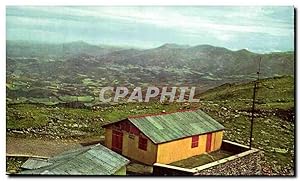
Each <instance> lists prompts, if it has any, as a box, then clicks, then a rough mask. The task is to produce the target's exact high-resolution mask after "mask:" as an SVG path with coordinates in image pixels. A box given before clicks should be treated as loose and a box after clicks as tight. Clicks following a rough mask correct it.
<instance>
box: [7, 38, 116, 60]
mask: <svg viewBox="0 0 300 181" xmlns="http://www.w3.org/2000/svg"><path fill="white" fill-rule="evenodd" d="M121 49H122V48H120V47H113V46H106V45H91V44H88V43H86V42H83V41H76V42H70V43H62V44H50V43H41V42H28V41H10V40H8V41H6V52H7V55H8V56H11V57H53V58H61V57H72V56H75V55H79V54H83V53H84V54H88V55H91V56H101V55H104V54H107V53H110V52H113V51H117V50H121Z"/></svg>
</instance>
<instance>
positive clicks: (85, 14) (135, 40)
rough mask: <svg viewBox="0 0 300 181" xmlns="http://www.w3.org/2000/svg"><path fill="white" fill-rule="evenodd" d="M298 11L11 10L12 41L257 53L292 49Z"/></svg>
mask: <svg viewBox="0 0 300 181" xmlns="http://www.w3.org/2000/svg"><path fill="white" fill-rule="evenodd" d="M293 16H294V14H293V7H259V6H257V7H209V6H206V7H205V6H202V7H187V6H185V7H184V6H182V7H180V6H177V7H176V6H173V7H151V6H150V7H88V6H86V7H79V6H73V7H54V6H53V7H45V6H40V7H30V6H18V7H15V6H8V7H7V9H6V29H7V40H34V41H44V42H51V43H61V42H70V41H79V40H82V41H86V42H89V43H93V44H112V45H128V46H134V47H141V48H152V47H157V46H160V45H162V44H164V43H177V44H188V45H198V44H210V45H214V46H222V47H226V48H229V49H234V50H236V49H244V48H245V49H249V50H251V51H254V52H268V51H287V50H293V49H294V47H293V42H294V17H293Z"/></svg>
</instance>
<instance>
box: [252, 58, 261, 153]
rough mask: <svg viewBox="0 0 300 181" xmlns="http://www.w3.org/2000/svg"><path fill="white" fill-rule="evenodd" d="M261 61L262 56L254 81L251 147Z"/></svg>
mask: <svg viewBox="0 0 300 181" xmlns="http://www.w3.org/2000/svg"><path fill="white" fill-rule="evenodd" d="M260 63H261V57H259V64H258V71H257V80H256V81H254V88H253V99H252V115H251V126H250V146H249V147H250V149H251V148H252V139H253V138H252V137H253V122H254V112H255V98H256V90H257V88H258V83H259V74H260Z"/></svg>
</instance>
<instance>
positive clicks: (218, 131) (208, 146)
mask: <svg viewBox="0 0 300 181" xmlns="http://www.w3.org/2000/svg"><path fill="white" fill-rule="evenodd" d="M103 127H104V128H105V146H107V147H108V148H110V149H112V150H113V151H116V152H118V153H120V154H122V155H124V156H126V157H128V158H131V159H134V160H137V161H140V162H142V163H145V164H149V165H152V164H154V163H163V164H169V163H172V162H175V161H178V160H182V159H186V158H189V157H192V156H195V155H200V154H202V153H205V152H212V151H215V150H218V149H220V147H221V144H222V137H223V130H224V127H223V126H222V125H221V124H220V123H218V122H217V121H215V120H214V119H213V118H211V117H210V116H208V115H207V114H205V113H204V112H203V111H201V110H197V111H184V112H176V113H164V114H160V115H148V116H138V117H129V118H127V119H124V120H120V121H117V122H114V123H110V124H106V125H104V126H103Z"/></svg>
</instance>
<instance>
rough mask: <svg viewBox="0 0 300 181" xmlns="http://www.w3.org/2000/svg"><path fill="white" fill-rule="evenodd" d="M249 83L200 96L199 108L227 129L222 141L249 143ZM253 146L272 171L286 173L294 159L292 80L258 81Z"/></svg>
mask: <svg viewBox="0 0 300 181" xmlns="http://www.w3.org/2000/svg"><path fill="white" fill-rule="evenodd" d="M252 95H253V82H250V83H246V84H225V85H222V86H220V87H217V88H215V89H211V90H209V91H207V92H205V93H203V94H201V95H199V97H200V99H201V100H202V106H203V109H204V110H206V112H208V113H209V114H210V115H211V116H212V117H214V118H215V119H216V120H218V121H219V122H221V123H222V124H223V125H224V126H225V127H226V128H227V129H226V131H225V138H226V139H229V140H233V141H236V142H239V143H242V144H249V130H250V120H251V114H250V112H251V111H250V110H251V106H252ZM256 110H257V111H259V113H260V114H257V115H256V116H255V119H254V136H253V137H254V141H253V146H254V147H256V148H259V149H262V150H263V151H264V152H265V155H266V158H267V160H268V161H269V163H270V164H271V165H272V169H273V172H274V173H276V172H281V173H282V172H288V171H287V170H289V168H291V167H293V159H294V134H295V133H294V122H293V121H294V117H293V116H294V78H293V77H290V76H284V77H276V78H269V79H264V80H261V81H260V83H259V89H258V92H257V104H256Z"/></svg>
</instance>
